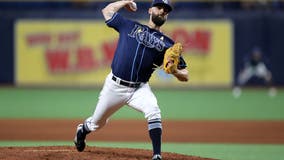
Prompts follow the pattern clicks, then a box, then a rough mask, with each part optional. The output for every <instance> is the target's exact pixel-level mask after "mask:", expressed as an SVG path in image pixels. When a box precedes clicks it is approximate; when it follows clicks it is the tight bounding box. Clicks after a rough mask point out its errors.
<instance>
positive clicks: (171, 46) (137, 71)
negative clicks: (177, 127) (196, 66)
mask: <svg viewBox="0 0 284 160" xmlns="http://www.w3.org/2000/svg"><path fill="white" fill-rule="evenodd" d="M122 8H125V9H127V10H129V11H133V12H134V11H136V10H137V6H136V3H135V2H134V1H133V0H121V1H116V2H113V3H110V4H108V5H107V6H106V7H105V8H103V9H102V14H103V17H104V19H105V23H106V25H107V26H108V27H110V28H113V29H114V30H115V31H116V32H118V33H119V40H118V45H117V48H116V50H115V54H114V58H113V61H112V64H111V72H110V73H109V74H108V76H107V77H106V79H105V83H104V86H103V88H102V90H101V92H100V95H99V99H98V102H97V105H96V108H95V111H94V113H93V115H92V116H90V117H89V118H87V119H86V120H85V121H84V123H83V124H79V125H78V127H77V131H76V135H75V139H74V143H75V146H76V148H77V150H78V151H79V152H81V151H83V150H84V148H85V146H86V142H85V139H86V135H87V134H88V133H90V132H92V131H97V130H98V129H100V128H102V127H103V126H104V125H105V124H106V123H107V121H108V119H109V118H110V116H111V115H112V114H113V113H114V112H116V111H117V110H118V109H120V108H121V107H122V106H124V105H128V106H130V107H132V108H134V109H135V110H138V111H140V112H142V113H143V114H144V116H145V118H146V120H147V121H148V131H149V135H150V138H151V141H152V146H153V158H152V159H153V160H161V159H162V157H161V135H162V123H161V112H160V109H159V106H158V103H157V99H156V97H155V95H154V94H153V92H152V91H151V88H150V86H149V84H148V81H149V79H150V77H151V75H152V73H153V72H154V70H155V69H157V66H159V67H161V68H163V69H164V71H165V72H166V73H168V74H172V75H174V76H175V77H176V78H177V79H178V80H179V81H188V71H187V69H186V62H185V61H184V59H183V57H182V55H181V53H182V45H181V44H180V43H176V42H174V41H173V40H172V39H171V38H169V37H168V36H166V35H164V34H163V33H162V32H161V31H160V28H161V26H162V25H163V24H164V23H165V22H166V20H167V17H168V14H169V13H170V12H171V11H172V6H171V4H170V2H169V1H168V0H154V1H153V2H152V5H151V7H150V8H149V10H148V14H149V17H150V18H149V21H148V23H147V24H146V25H145V24H141V23H139V22H136V21H133V20H129V19H127V18H125V17H123V16H122V15H121V14H119V13H118V11H119V10H120V9H122Z"/></svg>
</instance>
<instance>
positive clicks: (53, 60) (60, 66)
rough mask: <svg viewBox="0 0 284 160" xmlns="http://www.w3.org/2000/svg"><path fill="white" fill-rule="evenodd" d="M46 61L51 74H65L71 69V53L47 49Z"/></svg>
mask: <svg viewBox="0 0 284 160" xmlns="http://www.w3.org/2000/svg"><path fill="white" fill-rule="evenodd" d="M45 56H46V61H47V66H48V69H49V70H50V71H51V72H62V71H63V72H64V71H66V70H67V69H68V68H69V52H68V51H67V50H60V49H54V50H52V49H47V50H46V54H45Z"/></svg>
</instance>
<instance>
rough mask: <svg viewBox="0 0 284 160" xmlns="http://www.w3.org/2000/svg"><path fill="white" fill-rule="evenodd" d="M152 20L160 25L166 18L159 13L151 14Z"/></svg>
mask: <svg viewBox="0 0 284 160" xmlns="http://www.w3.org/2000/svg"><path fill="white" fill-rule="evenodd" d="M152 21H153V23H154V24H155V25H157V26H159V27H160V26H162V25H163V24H164V23H165V22H166V18H164V17H161V16H159V15H152Z"/></svg>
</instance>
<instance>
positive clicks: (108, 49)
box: [102, 40, 117, 64]
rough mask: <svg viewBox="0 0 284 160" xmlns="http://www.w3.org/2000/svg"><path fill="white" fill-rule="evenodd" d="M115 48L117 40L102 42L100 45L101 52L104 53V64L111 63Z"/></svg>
mask: <svg viewBox="0 0 284 160" xmlns="http://www.w3.org/2000/svg"><path fill="white" fill-rule="evenodd" d="M116 46H117V40H115V41H112V42H104V43H103V44H102V50H103V53H104V59H103V61H104V64H110V63H111V61H112V59H113V55H114V52H115V48H116Z"/></svg>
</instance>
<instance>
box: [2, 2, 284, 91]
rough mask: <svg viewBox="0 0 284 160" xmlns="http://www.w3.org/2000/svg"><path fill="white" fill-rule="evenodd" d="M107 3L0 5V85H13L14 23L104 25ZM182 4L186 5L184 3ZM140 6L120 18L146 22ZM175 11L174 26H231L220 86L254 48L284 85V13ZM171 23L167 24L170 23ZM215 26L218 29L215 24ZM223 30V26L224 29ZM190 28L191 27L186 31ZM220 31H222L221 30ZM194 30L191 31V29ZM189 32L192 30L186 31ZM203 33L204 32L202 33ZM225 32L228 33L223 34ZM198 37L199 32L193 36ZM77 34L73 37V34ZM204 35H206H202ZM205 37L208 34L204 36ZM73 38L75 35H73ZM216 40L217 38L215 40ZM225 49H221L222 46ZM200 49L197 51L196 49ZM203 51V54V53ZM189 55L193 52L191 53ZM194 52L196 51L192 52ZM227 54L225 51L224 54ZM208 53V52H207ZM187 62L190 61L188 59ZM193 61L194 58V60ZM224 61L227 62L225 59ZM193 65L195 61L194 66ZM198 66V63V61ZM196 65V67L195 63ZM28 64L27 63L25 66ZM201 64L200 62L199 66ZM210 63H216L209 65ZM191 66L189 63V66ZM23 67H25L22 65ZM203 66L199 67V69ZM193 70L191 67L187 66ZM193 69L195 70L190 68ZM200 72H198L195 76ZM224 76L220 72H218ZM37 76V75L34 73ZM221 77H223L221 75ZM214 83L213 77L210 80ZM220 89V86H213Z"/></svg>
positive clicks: (143, 5)
mask: <svg viewBox="0 0 284 160" xmlns="http://www.w3.org/2000/svg"><path fill="white" fill-rule="evenodd" d="M105 4H106V3H105V2H98V3H95V4H93V6H92V7H87V8H86V7H85V8H84V7H79V8H78V7H74V6H70V5H66V4H65V5H63V4H62V6H64V7H62V6H52V5H48V6H46V5H26V6H24V7H23V6H21V7H19V6H18V7H15V5H11V4H10V5H8V4H6V6H5V5H3V4H0V5H1V6H0V8H1V11H0V35H1V36H0V48H1V50H0V52H1V53H0V84H12V85H16V81H17V80H16V76H15V75H17V74H16V73H15V72H16V71H17V70H16V66H17V64H15V63H16V61H15V59H16V57H15V56H16V52H17V49H19V48H18V46H17V45H18V44H16V43H15V42H17V36H16V35H17V34H16V28H17V22H19V21H25V20H26V21H38V20H46V21H50V20H56V21H74V22H78V21H101V22H103V19H102V15H101V13H100V8H102V7H103V6H104V5H105ZM182 4H185V2H183V3H182ZM139 6H140V8H139V10H138V12H137V13H135V14H133V13H129V12H126V11H124V10H122V11H121V14H124V15H125V16H127V17H130V18H133V19H139V20H147V18H148V14H147V12H146V11H147V7H149V6H148V4H146V3H144V2H141V3H140V2H138V7H139ZM175 9H176V10H175V11H174V12H173V13H172V14H170V16H169V19H170V20H172V21H175V22H174V23H173V24H171V25H173V26H175V25H176V24H178V23H181V24H182V23H183V22H185V24H187V23H189V24H187V25H188V26H190V23H192V22H196V21H198V23H196V24H199V23H200V22H202V21H207V22H212V21H213V23H212V24H209V25H212V27H211V28H210V27H209V29H208V28H207V31H208V30H214V29H215V28H214V25H215V24H214V22H220V21H226V22H230V23H231V28H232V30H231V32H232V33H231V35H229V36H231V38H232V45H231V46H229V47H230V49H231V52H232V59H231V62H230V63H231V66H230V67H231V68H230V70H231V71H230V72H231V73H229V74H230V76H231V78H229V79H226V80H224V81H220V82H221V83H226V84H225V86H228V83H229V84H234V83H235V79H236V74H237V72H238V71H239V70H240V69H241V67H242V65H243V59H244V57H246V56H247V55H248V54H249V52H250V51H251V50H252V48H254V47H256V46H257V47H260V48H261V49H262V50H263V52H264V55H265V57H266V58H267V59H268V60H269V61H268V66H269V68H270V69H271V70H272V73H273V76H274V83H275V84H276V85H277V86H283V85H284V72H282V69H283V68H284V63H283V62H282V61H283V59H284V54H282V52H283V50H284V45H283V40H282V39H283V35H284V31H283V28H284V12H281V11H267V10H265V11H259V10H258V11H241V10H211V9H210V10H208V9H201V10H198V9H194V10H191V9H189V8H187V7H186V5H178V4H176V6H175ZM169 22H170V21H169ZM216 25H218V24H217V23H216ZM225 26H226V25H225ZM188 28H190V27H188ZM221 28H222V27H221ZM193 30H194V29H193ZM216 30H217V31H214V32H212V33H213V34H217V35H220V34H227V33H222V32H220V33H219V31H218V30H219V29H216ZM189 31H190V32H192V30H189ZM205 31H206V29H205ZM224 32H227V31H224ZM194 33H199V32H194ZM75 34H76V33H75ZM205 35H206V34H205ZM207 35H208V34H207ZM75 36H76V35H75ZM217 39H218V38H217ZM222 45H224V46H222ZM227 46H228V44H227V43H225V42H223V43H222V41H221V42H218V45H217V46H216V48H219V49H220V48H221V50H222V48H226V47H227ZM197 49H200V48H197ZM202 49H203V50H202ZM205 49H206V47H205ZM191 51H192V50H191ZM194 51H196V48H194ZM196 52H198V53H201V54H204V53H207V52H206V50H204V48H201V50H198V51H196ZM226 52H227V50H226ZM208 53H210V51H208ZM217 58H218V59H220V60H219V62H220V63H223V62H222V61H223V59H222V58H223V57H222V56H221V57H217ZM189 59H191V57H190V56H189ZM193 59H194V58H193ZM225 60H227V59H225ZM195 62H196V61H195V60H194V63H195ZM197 62H198V61H197ZM197 62H196V63H197ZM27 63H29V62H27ZM198 63H201V62H198ZM212 63H218V61H217V62H214V61H212ZM189 64H190V63H189ZM22 65H24V66H25V65H28V64H25V63H23V64H22ZM201 65H202V64H200V66H201ZM190 67H192V66H190ZM193 69H194V68H193ZM198 72H199V71H198V70H197V71H196V73H198ZM221 72H223V71H221ZM35 74H36V73H35ZM222 76H223V75H222ZM211 78H213V79H214V77H211ZM216 85H221V86H222V84H216Z"/></svg>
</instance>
